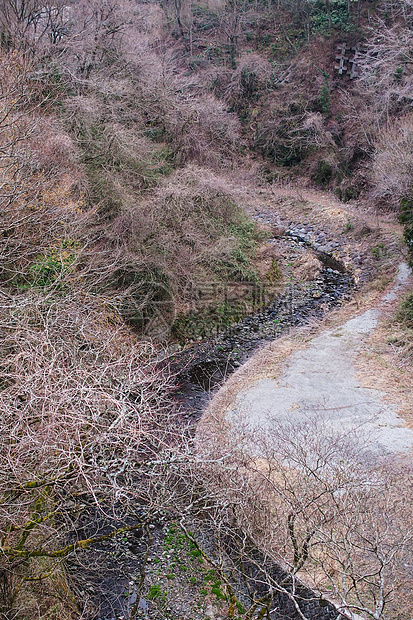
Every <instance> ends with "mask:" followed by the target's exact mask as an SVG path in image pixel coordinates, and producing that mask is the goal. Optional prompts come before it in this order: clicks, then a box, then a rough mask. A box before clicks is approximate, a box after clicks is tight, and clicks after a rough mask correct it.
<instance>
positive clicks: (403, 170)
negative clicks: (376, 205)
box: [372, 114, 413, 211]
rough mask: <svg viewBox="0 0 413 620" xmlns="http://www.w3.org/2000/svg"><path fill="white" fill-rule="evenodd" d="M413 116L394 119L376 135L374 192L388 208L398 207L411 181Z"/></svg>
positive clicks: (409, 187) (373, 175) (406, 194)
mask: <svg viewBox="0 0 413 620" xmlns="http://www.w3.org/2000/svg"><path fill="white" fill-rule="evenodd" d="M412 145H413V117H412V116H411V115H410V114H407V115H406V116H404V117H402V118H401V119H399V120H396V121H395V122H393V123H392V124H390V126H389V127H388V128H387V129H386V130H384V131H383V132H382V133H381V135H380V136H379V137H378V140H377V143H376V152H375V155H374V159H373V167H372V179H373V183H374V195H375V197H376V198H377V199H378V200H379V201H380V203H381V204H382V205H384V206H386V207H387V208H390V209H394V210H396V211H397V210H398V209H399V207H400V200H401V199H402V198H403V197H404V196H408V195H410V193H411V188H412V182H413V152H412Z"/></svg>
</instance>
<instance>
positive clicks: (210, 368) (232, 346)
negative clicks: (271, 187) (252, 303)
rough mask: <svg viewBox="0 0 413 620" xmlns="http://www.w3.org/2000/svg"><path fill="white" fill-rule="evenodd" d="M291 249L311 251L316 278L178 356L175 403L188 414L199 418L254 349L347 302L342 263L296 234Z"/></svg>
mask: <svg viewBox="0 0 413 620" xmlns="http://www.w3.org/2000/svg"><path fill="white" fill-rule="evenodd" d="M287 237H288V239H289V242H290V244H291V246H292V247H294V246H297V245H298V246H301V247H303V246H304V247H305V248H306V249H307V250H309V251H311V252H313V253H314V254H315V255H316V256H317V258H318V259H319V260H320V262H321V264H322V269H321V271H320V273H319V274H318V275H317V277H316V278H314V279H313V280H310V281H307V282H305V283H300V282H290V283H288V284H287V285H286V286H285V287H284V290H283V291H282V292H281V293H280V294H278V295H277V296H276V297H275V298H274V299H272V300H270V301H269V303H268V304H267V305H266V306H265V307H262V308H260V309H259V311H258V312H256V313H255V314H253V315H249V316H246V317H245V318H244V319H243V320H241V321H240V322H238V323H236V324H234V325H232V326H230V327H229V328H227V329H225V330H224V331H222V332H221V333H219V334H218V335H216V336H215V337H213V338H210V339H209V340H207V341H205V342H201V343H200V344H197V345H194V346H192V347H191V348H190V349H188V350H185V351H183V352H182V353H178V354H177V355H175V356H174V357H173V359H172V363H171V369H172V371H173V372H174V373H176V374H177V383H178V385H179V391H178V394H177V398H178V401H179V404H180V405H181V406H182V407H183V409H184V410H185V411H186V413H187V415H195V416H197V415H198V416H199V415H200V414H201V413H202V411H203V409H204V407H205V406H206V404H207V402H208V399H209V398H210V396H211V393H212V392H214V391H215V390H216V389H218V388H219V387H220V386H221V385H222V384H223V383H224V381H225V380H226V378H227V377H228V376H229V375H230V374H231V373H232V372H234V370H236V369H237V368H238V367H239V366H241V365H242V364H244V363H245V362H246V361H247V359H248V358H249V357H250V356H251V355H252V354H253V353H254V352H255V351H256V350H257V348H258V347H260V346H264V345H265V344H267V343H268V342H270V341H271V340H274V339H275V338H278V337H279V336H281V335H282V334H284V333H286V332H287V331H288V330H289V329H291V328H292V327H297V326H299V325H303V324H305V323H307V322H308V321H309V320H320V319H321V318H322V317H323V316H324V314H325V313H326V312H328V311H330V310H331V309H333V308H334V307H337V306H339V305H341V304H342V303H343V302H344V301H346V300H348V299H350V297H351V295H352V291H353V289H354V286H355V282H354V278H353V275H352V274H351V272H350V271H348V270H346V268H345V266H344V263H343V262H342V261H340V260H338V259H337V258H335V257H333V256H332V255H331V254H329V253H327V252H325V251H324V250H318V249H315V248H313V247H312V245H311V243H309V241H308V240H307V238H306V237H303V235H302V234H301V233H300V232H298V231H297V230H296V229H292V230H289V231H287Z"/></svg>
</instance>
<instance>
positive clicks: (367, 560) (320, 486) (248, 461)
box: [200, 419, 413, 620]
mask: <svg viewBox="0 0 413 620" xmlns="http://www.w3.org/2000/svg"><path fill="white" fill-rule="evenodd" d="M207 426H208V425H207ZM207 426H203V428H202V429H201V433H200V438H202V440H201V442H202V443H201V444H200V445H202V448H201V455H202V458H206V457H209V458H211V462H210V464H209V465H207V464H205V463H204V464H203V465H201V466H200V470H201V471H202V472H203V477H204V479H205V480H206V481H207V482H206V486H207V489H208V491H209V493H210V495H209V497H210V499H209V504H208V505H209V507H210V508H209V509H210V510H211V512H212V513H213V515H214V516H213V522H214V524H215V527H216V528H217V532H218V534H217V539H218V543H217V544H216V548H215V551H214V552H215V562H216V564H217V565H218V566H219V567H220V569H221V571H222V572H223V573H224V574H226V575H227V579H228V582H229V584H230V586H231V587H232V588H233V589H234V591H236V592H237V593H238V596H241V599H242V600H243V601H246V600H249V606H250V610H251V616H250V617H255V616H254V614H255V613H257V612H258V610H259V609H261V610H262V615H261V616H260V615H259V614H258V616H257V617H263V616H264V615H265V613H270V611H271V609H275V608H276V607H277V605H279V604H280V597H284V601H285V600H288V601H289V602H290V604H291V605H292V606H293V607H294V609H295V611H296V613H297V614H298V617H301V618H302V619H305V618H308V617H309V616H308V614H307V611H306V605H307V604H308V601H311V600H312V601H313V602H314V601H315V600H316V599H317V597H318V600H319V601H320V600H321V602H322V600H324V601H330V602H331V603H334V606H335V608H336V609H337V613H340V614H342V615H343V617H346V618H352V619H355V618H358V617H363V618H373V619H375V620H378V619H385V618H392V619H393V618H396V617H397V618H402V617H404V616H403V614H404V613H411V602H409V594H408V592H409V589H410V586H411V584H410V578H409V577H408V572H407V571H406V568H405V567H406V566H410V563H411V560H412V557H413V546H412V542H413V528H412V522H413V521H412V514H411V495H410V493H411V488H412V485H411V481H412V471H411V467H410V465H409V464H408V462H405V460H406V459H403V458H401V459H400V460H399V461H398V462H397V464H396V463H395V462H394V461H392V463H391V465H390V463H387V462H386V460H385V459H384V460H383V461H382V460H381V459H378V458H377V455H374V454H372V453H371V452H369V449H368V446H366V445H363V443H360V441H358V439H357V437H356V436H354V435H353V433H347V432H344V431H343V432H333V431H332V429H331V428H328V425H327V426H325V425H324V424H320V423H319V422H317V421H315V420H314V419H309V420H308V422H307V423H304V424H301V425H298V426H297V425H293V424H288V423H279V424H278V425H277V426H274V427H272V429H271V430H268V429H267V430H266V432H265V436H264V434H260V432H259V431H258V432H254V434H252V432H251V430H250V429H249V428H248V426H244V425H240V426H238V427H237V428H236V430H235V429H232V431H231V433H232V434H231V438H229V436H226V439H225V440H223V439H222V438H223V436H225V435H224V433H226V432H228V429H227V428H226V423H223V424H222V425H221V424H220V423H215V422H214V423H213V424H212V427H211V428H210V429H208V428H207ZM212 428H213V435H212V434H209V430H212ZM205 432H206V433H207V434H206V435H205V434H204V433H205ZM218 433H219V435H218ZM207 437H208V439H207ZM218 453H221V455H222V456H221V457H219V456H218ZM214 459H216V460H215V462H214ZM213 462H214V464H213ZM401 479H402V480H403V481H404V483H405V486H404V490H403V494H402V495H401V494H400V493H399V484H400V483H399V481H400V480H401ZM306 587H307V588H309V590H306ZM311 593H312V594H311ZM317 593H318V594H317ZM288 601H287V602H288ZM284 604H285V603H284ZM326 604H327V603H326ZM407 610H410V611H407ZM327 617H328V616H327ZM332 617H334V616H332Z"/></svg>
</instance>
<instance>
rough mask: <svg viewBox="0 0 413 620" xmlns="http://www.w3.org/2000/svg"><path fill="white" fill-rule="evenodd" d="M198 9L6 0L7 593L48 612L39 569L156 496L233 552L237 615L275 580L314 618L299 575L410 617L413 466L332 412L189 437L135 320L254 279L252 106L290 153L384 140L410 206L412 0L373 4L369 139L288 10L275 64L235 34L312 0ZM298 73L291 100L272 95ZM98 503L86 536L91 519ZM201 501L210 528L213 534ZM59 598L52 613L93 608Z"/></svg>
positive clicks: (261, 142)
mask: <svg viewBox="0 0 413 620" xmlns="http://www.w3.org/2000/svg"><path fill="white" fill-rule="evenodd" d="M332 4H334V3H332ZM358 4H360V3H358ZM327 8H328V11H329V12H328V13H327V15H329V16H330V20H331V10H330V9H331V7H330V3H326V10H327ZM350 8H351V7H350ZM190 9H191V6H190V5H184V3H182V4H181V3H179V2H175V3H174V4H173V5H168V4H164V5H163V6H162V7H160V6H158V5H157V4H156V3H153V4H151V3H149V4H138V5H135V4H134V3H132V2H129V1H128V0H125V1H124V2H122V3H114V2H112V1H111V0H105V2H100V1H99V2H97V1H96V2H95V1H93V2H86V1H85V2H82V1H79V2H76V3H73V5H72V4H70V5H64V4H63V3H58V2H54V3H53V4H50V3H45V2H37V0H16V1H13V2H12V1H10V2H8V1H7V2H3V3H2V5H1V7H0V25H1V43H2V48H1V51H0V114H1V116H0V173H1V181H0V190H1V194H0V199H1V211H0V257H1V272H0V279H1V290H0V306H1V308H0V310H1V319H0V336H1V342H0V352H1V361H0V366H1V378H0V421H1V428H0V430H1V433H0V436H1V439H0V453H1V464H0V553H1V555H0V573H1V574H0V577H1V593H0V594H1V596H0V605H1V606H2V607H1V608H0V609H1V613H2V614H3V615H4V616H5V617H7V618H8V620H9V618H10V619H11V618H13V619H15V618H27V617H30V614H31V615H32V616H33V614H34V613H37V615H38V616H39V617H42V615H43V616H45V614H47V610H48V606H49V605H50V601H51V600H53V597H54V596H56V590H55V591H53V588H51V589H50V591H48V594H47V596H44V597H43V601H42V588H44V587H47V586H43V585H42V584H43V583H50V580H53V579H54V580H55V581H59V583H60V584H61V585H62V588H63V589H64V588H65V587H67V583H66V581H65V575H64V570H63V568H62V567H63V564H62V561H63V560H64V558H67V557H68V556H70V554H73V553H75V552H76V550H77V549H87V548H88V547H89V546H91V545H93V543H94V542H95V541H96V540H99V539H102V537H103V538H104V537H107V536H115V535H117V534H119V533H122V532H124V531H125V528H126V529H128V528H134V527H140V526H141V525H142V524H145V523H146V522H147V520H148V519H149V515H153V514H155V513H156V512H157V511H163V512H164V513H165V512H166V513H168V514H171V515H173V516H174V518H178V519H179V518H182V519H183V520H182V527H183V528H184V530H185V531H186V534H187V535H188V537H190V538H191V539H192V540H194V544H197V545H199V547H200V549H201V551H202V553H205V555H206V556H208V561H209V562H210V563H211V564H212V565H214V566H215V567H216V570H218V571H219V574H220V575H221V576H222V579H223V580H224V582H225V584H226V587H227V592H228V596H229V600H230V604H229V609H228V616H229V617H234V614H235V610H234V609H235V608H234V601H235V599H236V598H240V599H242V601H243V604H245V605H247V607H248V610H247V615H246V617H247V618H251V619H252V618H254V617H257V618H263V617H264V616H265V614H267V615H269V614H270V611H271V608H272V606H273V605H274V604H275V601H276V600H277V597H279V596H283V597H286V598H287V599H288V600H289V601H290V604H291V605H292V607H293V608H294V609H295V612H296V613H297V614H298V616H299V617H301V618H302V619H303V620H306V619H307V616H306V613H307V612H306V611H305V609H304V608H303V606H302V605H301V603H302V598H303V596H302V587H303V586H302V583H303V582H304V583H307V584H308V585H309V586H311V587H312V588H314V589H315V590H316V591H318V592H320V596H318V595H317V598H321V600H322V601H324V598H323V597H330V598H331V599H332V600H334V602H335V603H336V604H337V605H338V607H339V609H341V610H342V611H343V612H346V613H347V614H349V615H350V617H352V615H351V614H353V617H354V614H364V616H365V617H370V618H374V619H376V620H379V619H381V618H386V617H391V618H396V617H403V616H402V614H403V613H405V610H408V609H409V600H408V594H406V593H405V590H406V588H407V587H408V584H409V582H408V576H407V575H406V571H405V570H404V568H403V567H404V565H405V564H409V565H410V562H411V540H412V538H411V537H412V532H411V529H410V528H406V527H402V525H403V524H404V523H407V522H409V523H411V516H412V515H411V503H409V501H410V499H411V498H410V495H409V493H410V490H411V486H410V482H411V471H410V469H409V467H408V466H407V465H404V464H403V463H397V467H396V465H394V467H393V470H392V471H390V472H389V468H388V467H387V464H386V463H383V464H381V463H380V466H377V465H370V463H367V464H366V462H363V463H362V464H361V461H367V460H368V455H367V453H366V452H365V451H364V449H363V450H362V449H361V448H357V446H356V445H355V444H354V443H353V442H352V441H347V439H348V438H346V437H345V436H336V437H334V436H331V435H329V434H328V433H327V432H326V430H325V429H320V428H319V427H317V425H313V426H311V427H310V426H308V427H302V428H301V429H293V428H292V427H285V428H281V427H280V428H278V429H273V431H272V433H271V436H270V437H266V438H264V437H260V436H258V435H256V436H255V437H254V438H253V440H254V443H255V445H256V447H257V454H258V455H259V456H257V455H255V456H252V455H251V454H250V453H248V451H246V450H244V449H243V444H242V440H241V436H242V433H241V434H240V435H239V436H236V435H234V436H233V439H234V442H232V443H231V442H230V445H224V446H223V445H222V444H221V443H220V442H217V434H216V430H217V429H216V428H213V432H212V433H210V434H209V435H208V446H209V447H208V450H206V449H205V446H200V445H199V444H198V445H196V446H195V447H194V446H193V445H190V442H189V438H188V434H187V429H186V428H185V426H184V425H183V424H182V419H181V418H180V416H179V414H178V413H177V412H176V411H175V410H174V406H173V402H172V399H171V396H170V391H171V388H172V383H173V380H172V378H171V377H169V376H168V375H167V373H166V372H164V371H161V370H159V368H158V366H157V364H156V361H157V355H158V351H157V350H156V348H155V347H154V346H153V345H151V344H149V343H148V342H145V343H144V342H142V341H139V340H138V339H137V337H136V333H133V332H132V331H129V328H127V327H126V326H125V323H124V320H126V321H127V322H128V323H129V324H131V325H132V326H133V327H134V328H135V330H138V331H139V330H140V332H142V331H145V326H146V325H147V324H150V325H151V329H152V330H153V331H152V332H151V334H152V335H153V334H154V333H155V335H156V330H157V329H158V328H159V329H160V336H161V337H163V336H164V335H165V334H164V333H163V332H162V330H163V329H164V328H165V324H166V327H167V328H168V327H169V326H170V324H171V321H172V320H173V318H174V313H175V311H176V310H177V309H181V308H183V309H187V308H188V307H190V305H191V302H192V301H193V299H194V298H196V295H197V286H198V283H199V282H198V280H199V278H205V279H207V278H208V277H209V278H213V279H214V281H216V280H218V281H219V279H220V278H221V279H224V280H228V279H232V280H234V279H235V280H244V281H245V280H252V279H254V278H255V277H256V274H255V273H254V271H253V270H252V268H251V257H252V256H253V252H254V247H255V244H256V241H257V234H256V231H255V229H254V226H253V225H252V223H251V222H249V221H248V220H246V219H245V217H244V216H243V215H242V211H241V209H240V207H239V205H237V204H236V202H235V201H234V198H233V195H232V193H231V191H230V190H229V189H228V185H227V184H226V183H225V181H224V180H223V179H222V178H221V177H220V176H219V171H220V170H221V169H225V170H231V169H232V168H234V167H235V166H236V165H237V162H238V161H239V158H240V154H241V153H242V151H243V149H244V148H245V147H246V143H245V144H244V143H243V138H242V135H243V134H242V124H243V128H244V133H245V132H247V133H248V132H249V131H250V143H251V144H253V145H254V148H256V149H258V150H259V151H260V152H261V153H263V154H264V155H265V156H266V157H267V158H268V159H269V160H272V162H273V163H274V162H275V165H276V166H277V165H278V163H279V160H282V161H283V163H284V164H285V165H288V166H290V165H291V166H292V165H293V164H294V161H293V160H294V158H295V159H296V160H297V161H302V160H303V159H304V158H305V157H306V156H307V154H309V156H311V154H312V153H314V151H315V150H317V149H319V150H320V152H321V151H322V153H323V157H324V160H323V161H324V162H325V163H327V164H328V165H329V166H330V168H331V169H334V171H337V174H338V172H339V171H340V170H341V169H342V167H343V161H344V162H345V161H350V160H353V159H354V157H353V156H354V154H355V153H356V151H357V149H359V151H358V152H363V154H364V155H363V156H365V155H371V154H372V153H373V151H374V149H375V156H374V166H373V175H374V178H375V185H376V193H377V196H378V197H379V198H380V199H381V200H384V201H392V206H393V207H394V208H397V207H398V203H399V201H400V199H402V198H404V197H409V196H410V195H411V182H412V179H411V153H410V151H411V133H412V132H411V118H410V115H409V114H410V112H409V110H408V108H409V106H410V103H411V94H410V90H411V88H410V87H411V75H410V73H411V71H410V55H409V54H410V52H409V46H410V43H411V41H410V39H411V27H412V24H411V20H412V15H411V11H412V5H411V1H410V0H404V2H402V3H401V4H399V3H392V4H390V5H389V11H390V13H389V14H390V16H391V17H390V18H391V19H392V20H393V21H392V22H391V24H392V27H391V28H390V29H389V28H387V24H386V23H385V22H378V26H377V32H376V38H375V39H371V42H370V48H369V49H370V51H369V56H368V58H369V62H368V63H366V66H365V70H364V73H363V76H362V80H363V83H364V85H365V86H364V87H365V93H366V101H368V102H371V101H377V102H378V105H377V114H374V115H371V118H369V123H368V124H366V123H365V122H364V121H365V120H366V110H365V109H364V108H363V105H362V104H361V103H360V106H359V107H356V109H354V106H353V107H351V105H352V101H350V105H349V106H348V107H347V108H346V105H345V104H343V107H344V108H345V109H346V110H347V112H348V113H347V116H346V117H345V123H346V128H347V131H348V130H349V128H351V127H356V128H357V131H358V133H357V134H356V135H357V139H356V140H355V143H356V142H357V144H356V145H355V146H354V148H353V146H352V144H350V143H347V144H346V145H345V147H343V145H342V144H341V143H340V139H341V137H342V135H341V133H340V130H339V129H338V128H337V126H334V123H332V124H331V123H330V125H328V121H331V119H329V118H328V114H329V110H330V108H329V106H330V99H329V97H330V94H331V93H330V90H329V89H330V83H329V82H328V80H327V78H326V76H325V75H324V73H323V71H317V77H316V79H315V80H312V78H311V76H310V75H309V76H307V78H306V79H308V81H311V83H312V86H311V97H309V99H311V105H308V101H307V102H305V101H303V98H304V97H305V96H306V92H305V89H304V88H303V89H302V90H300V89H297V88H296V86H294V79H296V78H297V77H300V75H303V72H304V73H305V72H306V70H305V69H303V67H302V66H301V67H296V68H294V67H292V65H291V62H290V61H291V56H290V55H291V54H295V53H297V52H298V45H297V41H296V39H294V40H292V39H291V37H290V36H289V33H288V32H287V31H285V29H284V30H283V25H285V23H284V24H283V23H281V22H280V24H278V25H277V27H276V30H277V35H280V38H281V39H282V42H283V43H282V45H285V48H284V49H283V56H282V63H281V64H282V67H281V69H279V68H277V70H275V69H274V66H273V64H271V62H270V61H269V60H268V57H266V58H265V59H263V58H262V57H261V56H259V55H247V54H245V55H241V52H240V49H241V45H240V41H241V39H242V36H244V37H245V38H246V37H247V34H246V32H247V31H246V28H247V27H248V28H249V27H250V26H251V24H254V23H255V24H257V29H258V31H259V28H261V27H263V28H264V27H265V24H268V20H269V19H273V17H274V15H273V13H274V12H275V9H277V10H279V9H280V10H281V11H285V13H282V14H283V16H284V17H285V15H287V14H288V15H290V16H291V14H293V15H294V19H295V22H294V27H296V26H297V23H298V26H297V28H298V30H299V31H300V32H302V31H303V25H304V26H305V33H306V36H307V38H308V36H309V34H310V25H311V19H310V18H311V6H310V3H308V2H304V3H303V2H293V3H291V2H290V3H288V2H280V3H278V4H277V6H276V7H275V6H272V5H271V6H270V7H268V4H267V3H266V6H265V7H264V6H261V5H259V4H256V5H255V6H252V5H248V6H247V5H245V3H243V4H242V5H241V4H237V3H232V4H231V6H229V7H221V8H220V9H219V10H218V9H217V11H216V12H215V13H214V12H213V11H210V12H208V11H206V12H204V13H203V14H202V15H201V17H202V19H198V18H199V15H196V14H195V13H194V11H192V10H190ZM257 13H260V15H258V16H257ZM268 15H269V16H268ZM390 18H389V19H390ZM168 20H169V21H168ZM208 20H209V21H208ZM254 20H256V21H254ZM205 24H206V25H205ZM211 24H212V25H211ZM201 26H202V28H205V29H207V30H208V29H209V26H210V29H211V30H214V33H215V34H216V36H224V39H225V46H226V47H225V46H223V49H224V47H225V50H224V51H225V54H224V56H223V57H224V61H223V62H222V63H221V65H220V66H219V68H217V67H215V68H212V69H211V67H205V66H203V65H202V63H203V62H204V61H203V60H202V58H201V59H200V57H197V56H196V53H195V52H196V49H197V47H196V46H197V45H198V44H199V42H200V40H201V39H202V37H204V34H202V33H203V32H205V31H206V30H202V28H201ZM207 26H208V28H207ZM200 33H201V34H200ZM217 33H218V34H217ZM290 34H291V33H290ZM195 35H196V36H195ZM168 37H169V38H168ZM258 38H259V37H258ZM400 42H401V43H402V45H399V44H400ZM257 45H258V44H257ZM286 49H288V53H286ZM396 50H397V51H396ZM210 51H211V50H210ZM218 51H219V50H218ZM221 51H222V50H221ZM211 53H212V52H211ZM217 53H218V52H217ZM220 53H221V52H220ZM286 58H287V59H288V62H285V60H286ZM304 65H305V63H304ZM198 69H199V72H198ZM203 69H205V71H204V73H203V72H202V70H203ZM372 75H374V76H375V81H374V82H373V80H372ZM206 85H207V87H208V92H207V93H206V94H205V88H206ZM277 89H279V90H278V94H279V99H278V100H277V103H276V104H274V106H273V107H272V108H271V107H268V109H267V108H266V103H265V102H269V101H270V99H271V98H274V93H275V92H276V91H277ZM294 90H295V91H296V92H295V100H294V102H293V104H291V105H287V104H286V103H285V101H281V99H282V98H283V97H287V96H289V95H290V94H292V92H293V91H294ZM321 95H323V97H324V99H322V98H321ZM260 97H261V98H262V101H264V104H262V108H261V111H257V112H255V111H254V110H255V106H256V105H258V103H257V102H258V100H259V98H260ZM348 97H350V100H351V93H350V95H348ZM228 109H229V110H230V111H228ZM259 114H261V117H260V118H258V117H259ZM395 116H397V117H398V118H397V120H394V121H393V120H392V119H393V118H394V117H395ZM257 118H258V120H257ZM383 123H386V124H387V128H386V130H385V131H384V132H383V133H382V135H381V137H380V138H377V128H382V127H383ZM346 149H348V153H347V154H346V153H345V151H346ZM350 151H351V153H350ZM346 158H347V159H346ZM177 298H178V299H179V301H178V304H180V305H177V302H176V299H177ZM154 318H155V319H156V318H158V319H159V321H158V322H157V320H155V321H153V319H154ZM161 332H162V333H161ZM218 431H219V436H221V435H222V436H224V435H225V431H226V429H225V428H218ZM243 432H244V435H243V436H244V439H245V438H246V437H248V439H249V440H250V439H251V433H250V431H249V430H248V429H247V428H246V429H244V431H243ZM215 449H216V450H215ZM223 454H224V456H223ZM401 477H402V478H403V480H404V481H405V485H406V492H405V493H403V494H400V493H399V492H398V491H399V489H398V480H399V479H400V478H401ZM151 518H152V517H151ZM100 520H101V522H102V523H103V524H104V525H105V528H106V529H103V526H102V528H100V527H99V525H96V524H98V523H100ZM85 521H86V522H88V523H89V525H90V527H91V531H92V534H91V535H88V536H87V537H86V538H84V537H79V530H80V525H81V526H82V528H83V529H84V524H85ZM92 522H93V523H92ZM187 522H189V523H191V524H192V525H195V526H197V527H198V528H199V530H200V531H202V530H203V528H204V529H205V526H207V528H208V529H209V530H210V531H212V532H213V536H212V538H213V541H214V545H215V547H214V549H213V552H212V553H211V552H210V551H211V550H210V549H207V550H203V549H202V546H201V545H200V543H199V542H198V540H196V539H194V535H195V534H193V533H191V527H189V528H187V525H186V523H187ZM195 530H196V528H195ZM274 563H276V565H277V566H278V567H281V569H280V570H278V569H277V570H274ZM39 584H41V585H39ZM397 597H398V598H397ZM64 601H65V602H64V603H59V605H60V613H62V614H64V613H68V614H72V615H73V617H79V614H80V612H79V610H78V609H77V607H76V604H73V605H72V606H71V607H70V605H69V604H68V602H67V601H68V597H67V596H66V598H65V599H64ZM394 601H396V602H394ZM65 605H69V607H70V609H69V611H67V610H66V611H65V608H64V606H65ZM35 610H36V611H35ZM406 613H407V611H406ZM231 614H232V615H231ZM397 614H399V616H397Z"/></svg>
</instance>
